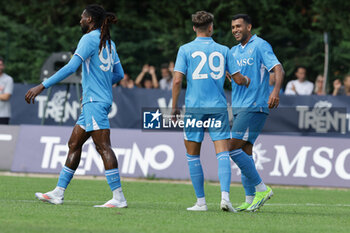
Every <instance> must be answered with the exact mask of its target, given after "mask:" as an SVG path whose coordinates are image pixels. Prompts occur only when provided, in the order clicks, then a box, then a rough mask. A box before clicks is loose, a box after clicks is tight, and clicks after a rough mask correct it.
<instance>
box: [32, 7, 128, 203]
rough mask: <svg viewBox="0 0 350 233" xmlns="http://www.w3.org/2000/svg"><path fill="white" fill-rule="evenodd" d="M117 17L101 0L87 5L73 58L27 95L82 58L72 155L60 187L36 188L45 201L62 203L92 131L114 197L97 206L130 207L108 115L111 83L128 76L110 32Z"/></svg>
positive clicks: (62, 74)
mask: <svg viewBox="0 0 350 233" xmlns="http://www.w3.org/2000/svg"><path fill="white" fill-rule="evenodd" d="M116 22H117V18H116V16H115V15H114V14H113V13H109V12H106V11H105V10H104V9H103V8H102V7H101V6H98V5H89V6H87V7H86V8H85V10H84V11H83V13H82V15H81V20H80V24H81V28H82V31H83V34H84V36H83V37H82V38H81V39H80V41H79V44H78V47H77V49H76V51H75V53H74V55H73V57H72V59H71V60H70V61H69V63H68V64H67V65H65V66H64V67H63V68H62V69H60V70H59V71H58V72H57V73H55V74H54V75H53V76H52V77H50V78H49V79H47V80H46V81H44V82H43V83H42V84H40V85H38V86H36V87H33V88H31V89H30V90H29V91H28V92H27V94H26V96H25V99H26V101H27V102H28V103H30V102H33V103H34V99H35V97H36V96H37V95H38V94H40V93H41V92H42V91H43V90H44V88H49V87H51V86H52V85H54V84H56V83H58V82H60V81H61V80H63V79H65V78H67V77H68V76H69V75H71V74H72V73H74V72H75V71H76V70H77V69H78V67H79V66H80V65H81V64H82V63H83V73H82V87H83V88H82V89H83V99H82V106H83V107H82V112H81V114H80V117H79V119H78V121H77V123H76V125H75V127H74V129H73V132H72V135H71V137H70V139H69V142H68V147H69V151H68V156H67V159H66V163H65V166H64V167H63V169H62V170H61V173H60V176H59V179H58V183H57V186H56V188H55V189H54V190H53V191H50V192H47V193H36V194H35V196H36V197H37V198H38V199H39V200H41V201H44V202H49V203H52V204H62V203H63V196H64V192H65V190H66V188H67V186H68V184H69V183H70V181H71V179H72V178H73V175H74V172H75V170H76V169H77V168H78V166H79V162H80V157H81V151H82V146H83V144H84V143H85V142H86V140H87V139H88V138H89V137H90V136H91V137H92V139H93V141H94V143H95V145H96V150H97V151H98V153H99V154H100V155H101V157H102V160H103V163H104V167H105V174H106V178H107V182H108V184H109V186H110V188H111V190H112V192H113V198H112V199H111V200H109V201H108V202H106V203H105V204H104V205H96V206H95V207H107V208H112V207H117V208H124V207H127V202H126V200H125V197H124V194H123V191H122V189H121V183H120V177H119V170H118V161H117V159H116V157H115V154H114V152H113V150H112V149H111V142H110V130H109V120H108V113H109V111H110V109H111V104H112V98H113V96H112V84H114V83H116V82H118V81H120V80H121V79H122V78H123V76H124V71H123V68H122V66H121V64H120V60H119V57H118V54H117V51H116V48H115V44H114V42H113V41H111V38H110V33H109V27H110V25H111V24H112V23H116Z"/></svg>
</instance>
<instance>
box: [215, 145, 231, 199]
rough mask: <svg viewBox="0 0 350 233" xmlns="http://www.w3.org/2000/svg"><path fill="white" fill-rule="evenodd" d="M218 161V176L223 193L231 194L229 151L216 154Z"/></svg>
mask: <svg viewBox="0 0 350 233" xmlns="http://www.w3.org/2000/svg"><path fill="white" fill-rule="evenodd" d="M216 158H217V160H218V176H219V181H220V186H221V192H228V193H229V192H230V184H231V161H230V156H229V152H228V151H224V152H220V153H218V154H216Z"/></svg>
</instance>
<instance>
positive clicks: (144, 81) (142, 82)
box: [135, 64, 159, 89]
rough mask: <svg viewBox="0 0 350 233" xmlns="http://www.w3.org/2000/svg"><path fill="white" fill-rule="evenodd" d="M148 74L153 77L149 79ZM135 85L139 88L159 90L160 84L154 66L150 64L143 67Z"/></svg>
mask: <svg viewBox="0 0 350 233" xmlns="http://www.w3.org/2000/svg"><path fill="white" fill-rule="evenodd" d="M148 74H149V75H151V77H150V78H149V77H147V76H148ZM135 84H136V86H138V87H141V88H142V87H143V88H146V89H152V88H158V87H159V83H158V79H157V76H156V68H155V67H154V66H149V65H148V64H145V65H144V66H143V67H142V71H141V73H140V74H139V75H137V77H136V80H135Z"/></svg>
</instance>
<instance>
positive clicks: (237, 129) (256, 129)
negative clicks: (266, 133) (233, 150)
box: [231, 111, 268, 144]
mask: <svg viewBox="0 0 350 233" xmlns="http://www.w3.org/2000/svg"><path fill="white" fill-rule="evenodd" d="M267 116H268V114H266V113H263V112H248V111H242V112H239V113H237V114H235V115H233V124H232V129H231V138H236V139H241V140H243V141H248V142H250V143H251V144H254V142H255V140H256V139H257V137H258V136H259V134H260V133H261V130H262V129H263V128H264V125H265V121H266V119H267Z"/></svg>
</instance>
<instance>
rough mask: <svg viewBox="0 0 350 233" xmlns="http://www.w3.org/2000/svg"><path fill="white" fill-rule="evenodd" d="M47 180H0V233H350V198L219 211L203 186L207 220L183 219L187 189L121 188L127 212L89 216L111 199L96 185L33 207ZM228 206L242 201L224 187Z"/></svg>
mask: <svg viewBox="0 0 350 233" xmlns="http://www.w3.org/2000/svg"><path fill="white" fill-rule="evenodd" d="M56 182H57V179H55V178H33V177H13V176H0V232H1V233H4V232H60V233H62V232H191V233H192V232H200V233H205V232H283V233H284V232H318V233H319V232H350V190H336V189H327V190H326V189H311V188H278V187H273V186H272V188H273V190H274V193H275V196H274V197H273V198H272V199H271V200H270V201H268V202H267V203H266V204H265V205H264V206H263V207H262V208H261V210H260V211H258V212H256V213H246V212H244V213H227V212H222V211H221V210H220V209H219V202H220V190H219V186H218V185H217V184H211V183H206V184H205V191H206V199H207V202H208V208H209V210H208V211H207V212H189V211H186V207H189V206H191V205H193V204H194V202H195V197H194V191H193V188H192V186H191V185H189V184H177V183H165V182H147V181H142V182H134V181H122V185H123V190H124V193H125V196H126V198H127V201H128V205H129V207H128V208H126V209H104V208H93V207H92V206H93V205H95V204H103V203H104V202H105V201H107V200H109V199H110V198H111V192H110V190H109V187H108V185H107V183H106V181H104V180H98V179H93V180H83V179H73V181H72V183H71V184H70V186H69V188H68V189H67V191H66V194H65V202H64V204H63V205H59V206H55V205H51V204H48V203H43V202H39V201H38V200H36V199H35V197H34V193H35V192H38V191H39V192H46V191H49V190H51V189H52V188H53V187H54V186H55V185H56ZM230 195H231V201H232V203H234V204H235V205H237V204H239V203H240V202H241V201H242V200H243V197H244V193H243V189H242V188H241V187H240V186H232V187H231V194H230Z"/></svg>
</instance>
